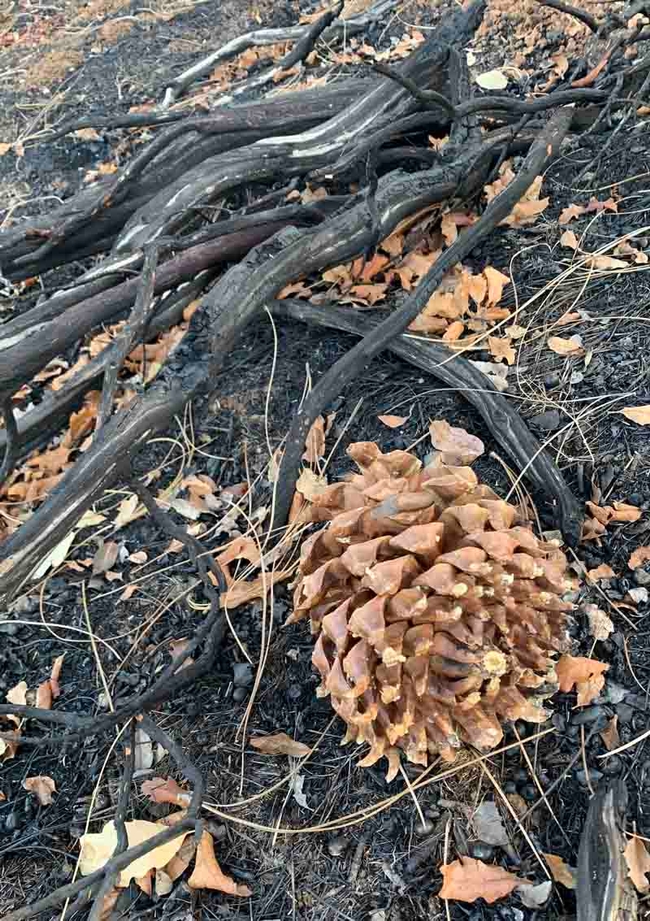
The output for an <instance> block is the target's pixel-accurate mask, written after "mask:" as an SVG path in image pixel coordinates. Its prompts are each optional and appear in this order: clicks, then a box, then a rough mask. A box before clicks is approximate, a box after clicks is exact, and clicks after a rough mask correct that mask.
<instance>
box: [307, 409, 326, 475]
mask: <svg viewBox="0 0 650 921" xmlns="http://www.w3.org/2000/svg"><path fill="white" fill-rule="evenodd" d="M324 456H325V420H324V419H323V417H322V416H319V417H318V418H317V419H316V420H315V421H314V423H313V425H312V427H311V428H310V429H309V434H308V435H307V438H306V440H305V453H304V454H303V455H302V459H303V460H304V461H307V463H308V464H315V463H316V461H318V460H320V459H321V457H324Z"/></svg>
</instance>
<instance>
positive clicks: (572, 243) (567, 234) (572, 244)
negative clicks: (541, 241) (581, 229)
mask: <svg viewBox="0 0 650 921" xmlns="http://www.w3.org/2000/svg"><path fill="white" fill-rule="evenodd" d="M579 245H580V244H579V243H578V238H577V237H576V235H575V234H574V232H573V231H572V230H565V231H564V233H563V234H562V236H561V237H560V246H566V247H567V249H573V250H576V249H577V248H578V246H579Z"/></svg>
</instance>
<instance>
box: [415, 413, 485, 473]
mask: <svg viewBox="0 0 650 921" xmlns="http://www.w3.org/2000/svg"><path fill="white" fill-rule="evenodd" d="M429 435H430V436H431V443H432V445H433V447H434V448H435V449H436V450H437V451H440V452H441V460H442V462H443V464H450V465H451V466H463V465H465V464H471V463H472V462H473V461H475V460H476V458H477V457H480V456H481V454H483V452H484V450H485V445H484V444H483V442H482V441H481V439H480V438H477V437H476V435H470V434H469V432H466V431H465V429H461V428H458V427H456V426H453V425H449V423H448V422H445V420H444V419H434V420H433V421H432V422H430V423H429Z"/></svg>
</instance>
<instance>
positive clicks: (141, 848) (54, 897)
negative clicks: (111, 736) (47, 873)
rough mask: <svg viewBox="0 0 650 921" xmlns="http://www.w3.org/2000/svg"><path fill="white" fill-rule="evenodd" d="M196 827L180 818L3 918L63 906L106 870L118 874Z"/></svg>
mask: <svg viewBox="0 0 650 921" xmlns="http://www.w3.org/2000/svg"><path fill="white" fill-rule="evenodd" d="M193 827H194V820H193V819H191V818H188V817H185V818H183V819H180V820H179V821H178V822H176V824H175V825H172V826H171V827H169V828H165V829H164V830H163V831H161V832H160V834H157V835H153V837H151V838H148V839H147V840H146V841H143V842H142V843H141V844H136V845H135V846H134V847H131V848H129V849H128V850H127V851H123V852H122V853H121V854H119V855H118V856H117V857H112V858H111V859H110V860H109V861H107V863H105V864H104V866H103V867H101V868H100V869H99V870H95V871H94V873H90V874H89V875H88V876H84V877H83V878H82V879H78V880H76V881H75V882H74V883H68V884H67V885H65V886H61V887H60V888H59V889H55V891H54V892H51V893H50V894H49V895H47V896H45V898H42V899H39V900H38V901H37V902H32V904H31V905H25V906H23V907H22V908H17V909H16V910H15V911H10V912H9V914H6V915H5V916H4V917H3V919H2V921H27V919H28V918H33V917H34V915H39V914H40V913H41V912H43V911H47V910H48V909H50V908H54V906H55V905H60V904H61V903H62V902H65V900H66V899H70V898H72V897H73V896H75V895H78V894H79V893H80V892H83V891H84V890H85V889H88V888H89V887H90V886H94V885H95V883H99V882H101V881H102V880H103V879H104V877H105V876H106V874H107V873H118V872H119V871H120V870H124V869H125V868H126V867H128V866H129V864H131V863H133V862H134V861H135V860H137V859H138V858H140V857H144V856H145V854H149V853H150V852H151V851H152V850H154V848H157V847H159V846H160V845H161V844H167V842H168V841H173V840H174V838H178V837H179V836H180V835H182V834H184V833H185V832H187V831H190V830H191V829H192V828H193Z"/></svg>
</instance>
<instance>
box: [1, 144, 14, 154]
mask: <svg viewBox="0 0 650 921" xmlns="http://www.w3.org/2000/svg"><path fill="white" fill-rule="evenodd" d="M13 146H14V145H13V144H8V143H7V142H6V141H2V143H0V157H4V155H5V154H7V153H9V151H10V150H11V148H12V147H13Z"/></svg>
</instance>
